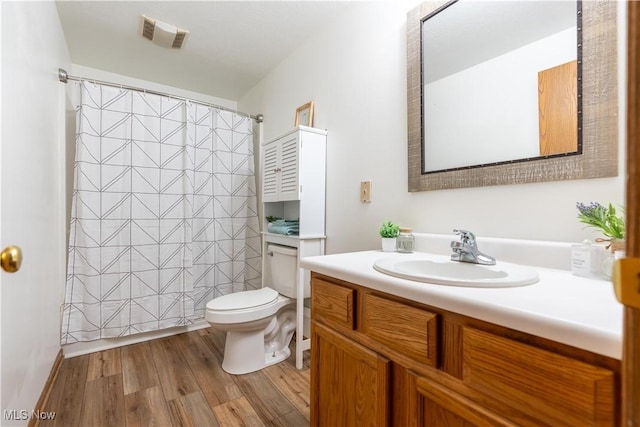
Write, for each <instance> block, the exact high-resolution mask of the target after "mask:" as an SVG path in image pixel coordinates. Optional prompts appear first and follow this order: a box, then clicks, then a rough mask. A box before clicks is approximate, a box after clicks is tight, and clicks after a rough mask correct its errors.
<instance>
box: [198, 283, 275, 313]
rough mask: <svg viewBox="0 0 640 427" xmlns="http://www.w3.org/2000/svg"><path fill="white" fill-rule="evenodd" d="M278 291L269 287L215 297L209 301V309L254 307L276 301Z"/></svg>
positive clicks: (224, 309) (221, 309)
mask: <svg viewBox="0 0 640 427" xmlns="http://www.w3.org/2000/svg"><path fill="white" fill-rule="evenodd" d="M276 299H278V292H276V291H275V290H274V289H271V288H269V287H265V288H260V289H256V290H252V291H243V292H235V293H232V294H229V295H223V296H221V297H218V298H214V299H212V300H211V301H209V302H208V303H207V310H220V311H227V310H238V309H245V308H254V307H259V306H261V305H266V304H270V303H273V302H275V300H276Z"/></svg>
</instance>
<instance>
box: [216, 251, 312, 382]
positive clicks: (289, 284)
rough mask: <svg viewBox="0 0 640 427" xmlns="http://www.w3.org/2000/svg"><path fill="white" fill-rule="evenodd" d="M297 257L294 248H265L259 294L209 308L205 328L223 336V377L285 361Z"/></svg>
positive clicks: (292, 318) (223, 299)
mask: <svg viewBox="0 0 640 427" xmlns="http://www.w3.org/2000/svg"><path fill="white" fill-rule="evenodd" d="M297 253H298V251H297V249H296V248H291V247H287V246H280V245H275V244H269V245H268V246H267V252H266V254H265V255H264V256H265V262H264V267H265V268H264V270H265V271H263V280H262V283H263V287H262V288H261V289H257V290H251V291H244V292H236V293H233V294H229V295H224V296H221V297H218V298H214V299H212V300H211V301H209V302H208V303H207V312H206V315H205V318H206V320H207V322H209V323H210V324H211V326H213V327H214V328H216V329H218V330H221V331H226V333H227V339H226V342H225V346H224V360H223V361H222V369H224V370H225V371H226V372H228V373H230V374H236V375H239V374H248V373H249V372H254V371H258V370H260V369H262V368H265V367H267V366H269V365H273V364H274V363H279V362H282V361H283V360H286V359H287V358H288V357H289V355H290V353H291V352H290V350H289V342H290V341H291V337H292V336H293V332H294V331H295V329H296V300H295V299H294V298H295V297H296V294H297V287H296V276H297V270H298V269H297ZM306 287H307V288H308V285H307V286H306ZM306 293H307V292H305V294H306Z"/></svg>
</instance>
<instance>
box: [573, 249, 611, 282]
mask: <svg viewBox="0 0 640 427" xmlns="http://www.w3.org/2000/svg"><path fill="white" fill-rule="evenodd" d="M605 252H606V250H605V249H604V248H603V247H602V246H600V245H592V244H591V242H590V241H589V240H585V241H584V242H582V244H580V245H572V246H571V272H572V273H573V274H574V275H576V276H582V277H593V278H597V277H601V275H602V261H603V259H604V255H605Z"/></svg>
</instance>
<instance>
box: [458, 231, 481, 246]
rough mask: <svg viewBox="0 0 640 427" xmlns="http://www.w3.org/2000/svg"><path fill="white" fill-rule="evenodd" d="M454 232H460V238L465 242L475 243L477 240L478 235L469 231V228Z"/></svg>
mask: <svg viewBox="0 0 640 427" xmlns="http://www.w3.org/2000/svg"><path fill="white" fill-rule="evenodd" d="M453 232H454V233H456V234H458V235H459V236H460V240H462V242H463V243H471V244H473V243H475V241H476V236H474V235H473V233H472V232H470V231H468V230H456V229H454V230H453Z"/></svg>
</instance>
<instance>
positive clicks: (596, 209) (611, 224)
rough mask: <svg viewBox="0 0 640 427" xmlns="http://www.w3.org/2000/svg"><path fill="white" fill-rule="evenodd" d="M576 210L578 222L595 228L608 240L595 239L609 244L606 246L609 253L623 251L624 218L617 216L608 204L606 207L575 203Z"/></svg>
mask: <svg viewBox="0 0 640 427" xmlns="http://www.w3.org/2000/svg"><path fill="white" fill-rule="evenodd" d="M576 207H577V208H578V212H579V213H578V220H580V222H581V223H583V224H587V226H589V227H593V228H597V229H599V230H600V232H601V233H602V234H604V235H605V236H606V237H608V239H596V241H600V242H609V245H608V246H607V248H608V249H610V250H611V252H615V251H616V250H621V249H624V218H623V217H622V216H619V215H618V214H617V212H616V208H615V207H614V206H613V205H612V204H611V203H609V206H608V207H605V206H602V205H601V204H600V203H598V202H591V203H590V204H589V205H585V204H584V203H576Z"/></svg>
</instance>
